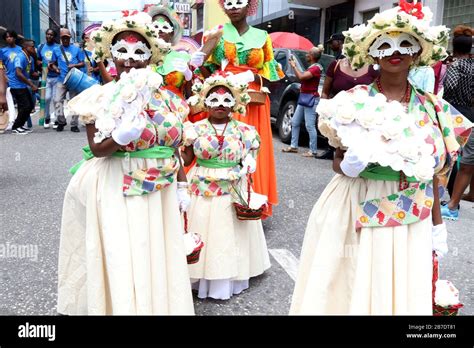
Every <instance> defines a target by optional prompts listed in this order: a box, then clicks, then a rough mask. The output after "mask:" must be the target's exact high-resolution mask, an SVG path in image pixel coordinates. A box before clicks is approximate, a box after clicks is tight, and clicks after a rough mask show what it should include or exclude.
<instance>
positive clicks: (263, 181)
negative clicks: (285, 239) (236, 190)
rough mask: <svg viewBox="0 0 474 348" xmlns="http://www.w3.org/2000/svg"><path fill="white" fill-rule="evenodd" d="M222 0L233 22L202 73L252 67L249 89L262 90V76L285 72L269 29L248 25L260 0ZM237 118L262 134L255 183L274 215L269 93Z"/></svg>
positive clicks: (270, 77) (274, 77)
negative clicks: (264, 29)
mask: <svg viewBox="0 0 474 348" xmlns="http://www.w3.org/2000/svg"><path fill="white" fill-rule="evenodd" d="M219 3H220V4H221V6H222V8H223V10H224V12H225V13H226V15H227V16H228V17H229V19H230V21H231V22H230V23H226V24H224V26H223V27H222V28H221V29H220V30H219V33H220V34H221V37H220V39H219V40H218V42H217V45H216V46H215V48H214V49H213V51H212V54H211V56H210V57H209V59H208V60H207V62H206V63H205V64H204V69H202V71H203V74H204V72H205V71H206V70H207V69H209V70H210V71H211V72H214V71H215V70H217V69H221V70H225V71H230V72H233V73H240V72H244V71H248V70H250V71H251V72H252V73H254V76H255V79H254V80H255V81H253V82H251V83H250V85H249V89H252V90H255V91H260V90H261V84H262V82H263V80H262V79H266V80H268V81H277V80H279V79H281V78H282V77H283V76H284V73H283V71H282V70H281V68H280V67H279V65H278V63H277V62H276V61H275V59H274V57H273V48H272V41H271V39H270V36H269V35H268V33H267V32H266V31H263V30H260V29H257V28H254V27H251V26H249V25H248V24H247V17H248V16H252V15H254V14H255V13H256V12H257V8H258V0H225V1H224V0H220V1H219ZM204 41H206V37H204ZM234 117H235V119H236V120H239V121H242V122H245V123H247V124H249V125H251V126H254V127H255V129H256V130H257V132H258V134H260V137H261V141H262V143H261V147H260V155H259V156H258V159H257V162H258V165H257V171H256V172H255V175H254V179H255V180H254V184H253V185H254V189H255V192H258V193H261V194H263V195H266V196H267V197H268V203H269V204H268V208H267V209H266V210H265V212H264V214H265V216H271V215H272V205H275V204H278V194H277V185H276V171H275V158H274V154H273V142H272V130H271V125H270V99H269V98H268V96H267V97H266V98H265V103H264V104H263V105H259V104H254V103H253V102H251V103H250V105H249V106H248V108H247V113H246V116H245V117H243V116H242V115H238V114H236V115H235V116H234Z"/></svg>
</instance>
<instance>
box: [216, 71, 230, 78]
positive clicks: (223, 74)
mask: <svg viewBox="0 0 474 348" xmlns="http://www.w3.org/2000/svg"><path fill="white" fill-rule="evenodd" d="M214 75H217V76H222V77H224V78H227V76H229V74H228V73H227V72H226V71H224V70H217V71H216V72H215V73H214Z"/></svg>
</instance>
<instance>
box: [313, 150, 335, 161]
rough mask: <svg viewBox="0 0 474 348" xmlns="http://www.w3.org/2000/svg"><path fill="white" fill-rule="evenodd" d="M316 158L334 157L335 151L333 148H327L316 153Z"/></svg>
mask: <svg viewBox="0 0 474 348" xmlns="http://www.w3.org/2000/svg"><path fill="white" fill-rule="evenodd" d="M314 158H317V159H334V153H333V151H332V150H326V151H324V152H323V153H321V154H319V155H314Z"/></svg>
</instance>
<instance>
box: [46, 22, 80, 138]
mask: <svg viewBox="0 0 474 348" xmlns="http://www.w3.org/2000/svg"><path fill="white" fill-rule="evenodd" d="M59 37H60V39H61V45H60V46H58V47H56V48H55V49H54V50H53V56H52V57H51V61H50V63H49V66H48V68H49V69H50V70H52V71H55V72H56V73H58V74H59V77H58V82H57V84H56V91H55V94H54V99H53V100H54V108H55V111H54V113H55V114H56V117H57V121H58V128H57V129H56V130H57V131H58V132H62V131H63V130H64V126H65V125H66V124H67V123H66V117H64V107H63V103H64V99H65V97H66V93H67V92H68V89H67V87H66V86H65V85H64V79H65V78H66V75H67V73H68V72H69V70H70V69H72V68H77V69H81V68H82V67H84V65H85V64H84V52H83V51H82V50H81V49H80V48H79V47H77V46H75V45H71V33H70V32H69V30H68V29H66V28H62V29H61V30H60V33H59ZM58 66H59V67H58ZM77 94H78V93H76V92H74V91H69V96H70V97H71V98H74V97H75V96H76V95H77ZM78 120H79V116H77V115H73V116H72V120H71V132H79V127H78V125H79V123H78Z"/></svg>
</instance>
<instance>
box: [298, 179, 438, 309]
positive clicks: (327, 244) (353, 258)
mask: <svg viewBox="0 0 474 348" xmlns="http://www.w3.org/2000/svg"><path fill="white" fill-rule="evenodd" d="M397 191H398V182H387V181H373V180H366V179H361V178H356V179H353V178H348V177H346V176H343V175H336V176H335V177H334V178H333V179H332V181H331V182H330V183H329V184H328V186H327V187H326V189H325V190H324V192H323V193H322V195H321V197H320V198H319V200H318V202H317V203H316V204H315V206H314V208H313V211H312V212H311V215H310V217H309V221H308V225H307V228H306V234H305V238H304V242H303V247H302V252H301V261H300V266H299V270H298V277H297V281H296V285H295V290H294V293H293V300H292V303H291V309H290V314H354V315H366V314H375V315H391V314H402V315H412V314H414V315H431V314H432V304H431V291H432V256H431V253H432V249H431V245H432V243H431V226H432V223H431V218H428V219H425V220H423V221H420V222H418V223H414V224H410V225H405V226H398V227H394V228H392V227H384V228H362V229H361V231H360V232H356V229H355V219H356V207H357V205H358V204H359V203H361V202H363V201H365V200H368V199H373V198H378V197H383V196H387V195H389V194H392V193H395V192H397Z"/></svg>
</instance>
